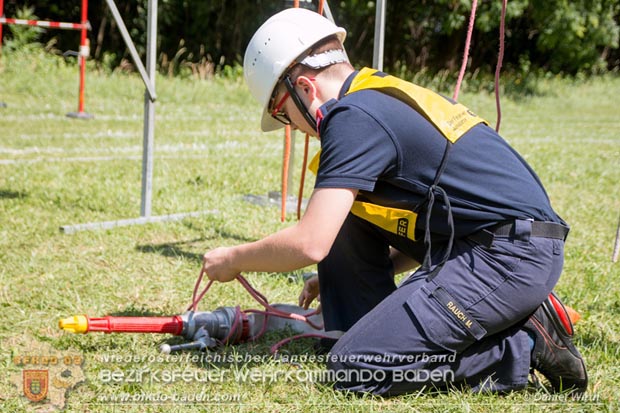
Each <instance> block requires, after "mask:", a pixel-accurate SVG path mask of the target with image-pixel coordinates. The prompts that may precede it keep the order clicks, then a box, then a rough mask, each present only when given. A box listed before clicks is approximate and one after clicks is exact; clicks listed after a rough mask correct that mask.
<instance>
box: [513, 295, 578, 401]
mask: <svg viewBox="0 0 620 413" xmlns="http://www.w3.org/2000/svg"><path fill="white" fill-rule="evenodd" d="M523 328H525V329H526V330H528V331H531V332H532V333H533V334H534V339H535V340H536V342H535V344H534V350H533V351H532V361H531V367H532V368H533V369H535V370H537V371H538V372H540V373H541V374H542V375H543V376H545V377H546V378H547V380H549V383H550V384H551V386H552V388H553V391H555V392H562V391H569V390H570V391H571V392H572V393H578V394H581V393H583V392H585V391H586V388H587V387H588V375H587V373H586V366H585V364H584V362H583V358H582V357H581V354H579V351H578V350H577V348H576V347H575V345H574V344H573V340H572V336H573V324H572V322H571V321H570V317H569V315H568V312H567V311H566V308H565V307H564V305H563V304H562V302H561V301H560V299H559V298H558V297H557V296H556V295H555V294H554V293H551V294H550V295H549V297H548V298H547V299H546V300H545V301H544V302H543V303H542V304H541V305H540V307H538V309H537V310H536V311H535V312H534V314H532V315H531V316H530V318H529V319H528V320H527V322H526V323H525V325H524V326H523Z"/></svg>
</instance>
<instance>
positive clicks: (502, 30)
mask: <svg viewBox="0 0 620 413" xmlns="http://www.w3.org/2000/svg"><path fill="white" fill-rule="evenodd" d="M507 2H508V0H503V1H502V16H501V19H500V23H499V55H498V56H497V66H496V67H495V107H496V108H497V124H496V125H495V131H496V132H499V125H500V122H501V121H502V108H501V105H500V103H499V73H500V71H501V69H502V61H503V60H504V41H505V40H504V34H505V31H506V28H505V26H506V3H507Z"/></svg>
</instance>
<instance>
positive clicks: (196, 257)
mask: <svg viewBox="0 0 620 413" xmlns="http://www.w3.org/2000/svg"><path fill="white" fill-rule="evenodd" d="M217 236H218V238H225V239H233V240H236V241H241V242H251V241H255V240H254V239H250V238H247V237H242V236H240V235H237V234H231V233H228V232H220V231H218V233H217ZM210 239H213V237H205V238H195V239H191V240H186V241H175V242H165V243H163V244H145V245H138V246H137V247H136V250H138V251H140V252H144V253H155V254H159V255H162V256H164V257H172V258H186V259H188V260H190V261H195V262H198V263H202V256H203V253H204V252H206V250H205V251H204V252H201V253H197V252H193V251H191V250H190V247H192V245H193V244H197V243H202V242H205V241H208V240H210ZM192 249H193V248H192Z"/></svg>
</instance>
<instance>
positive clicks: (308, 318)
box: [58, 273, 334, 354]
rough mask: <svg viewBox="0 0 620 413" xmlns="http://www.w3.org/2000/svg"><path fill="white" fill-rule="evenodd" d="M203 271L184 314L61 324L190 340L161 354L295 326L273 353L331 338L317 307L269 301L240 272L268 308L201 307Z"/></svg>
mask: <svg viewBox="0 0 620 413" xmlns="http://www.w3.org/2000/svg"><path fill="white" fill-rule="evenodd" d="M202 278H203V273H201V274H200V277H199V278H198V280H197V282H196V286H195V288H194V295H193V299H192V304H191V305H190V306H189V308H188V309H187V311H186V312H185V313H183V314H181V315H172V316H154V317H133V316H105V317H89V316H87V315H75V316H72V317H68V318H64V319H61V320H60V321H59V322H58V326H59V328H61V329H62V330H65V331H67V332H71V333H82V334H85V333H90V332H103V333H157V334H172V335H175V336H182V337H183V338H184V339H185V340H186V341H187V342H186V343H182V344H174V345H170V344H163V345H161V347H160V351H161V352H162V353H166V354H169V353H172V352H177V351H188V350H200V351H206V350H209V349H213V348H215V347H218V346H220V345H228V344H238V343H243V342H248V341H255V340H257V339H258V338H260V337H261V336H262V335H263V334H265V333H266V332H271V331H282V330H286V329H290V330H291V331H293V332H295V333H297V335H296V336H294V337H291V338H287V339H285V340H282V341H281V342H279V343H276V345H274V346H272V348H271V350H272V353H275V352H276V351H277V349H278V348H279V347H280V346H281V345H283V344H285V343H286V342H288V341H290V340H291V339H294V338H298V337H319V338H320V337H330V338H334V337H332V335H330V334H326V333H325V331H324V330H323V317H322V315H321V314H320V313H319V312H317V311H316V310H305V309H304V308H302V307H300V306H296V305H291V304H273V305H272V304H269V302H268V301H267V299H266V298H265V297H264V296H263V295H262V294H260V293H259V292H258V291H256V290H255V289H254V288H253V287H252V286H251V285H250V284H249V283H248V282H247V280H245V278H243V277H242V276H241V275H239V276H238V277H237V280H238V281H239V282H240V283H241V284H242V285H243V286H244V287H245V288H246V289H247V290H248V292H249V293H250V294H251V295H252V296H253V297H254V298H255V299H256V300H257V301H258V302H259V303H260V304H262V305H263V307H264V308H265V309H264V310H245V311H241V309H240V308H239V307H238V306H237V307H218V308H216V309H215V310H213V311H197V304H198V302H199V301H200V300H201V299H202V298H203V297H204V295H205V293H206V292H207V290H208V289H209V288H210V286H211V285H212V283H213V281H210V282H209V284H208V285H207V287H206V288H205V289H204V290H203V291H202V292H201V293H200V294H199V295H198V287H199V285H200V283H201V282H202Z"/></svg>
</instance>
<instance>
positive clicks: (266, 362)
mask: <svg viewBox="0 0 620 413" xmlns="http://www.w3.org/2000/svg"><path fill="white" fill-rule="evenodd" d="M77 81H78V71H77V68H76V67H75V66H74V65H72V64H66V63H65V62H63V61H62V60H61V59H59V58H52V57H49V56H44V55H40V54H37V53H35V54H33V55H29V56H23V55H19V54H15V55H10V56H2V58H1V59H0V102H4V103H6V107H4V108H0V308H1V309H2V312H1V313H0V350H1V351H0V354H1V358H0V366H1V368H2V371H3V372H4V374H0V410H1V411H3V412H19V411H36V410H38V411H45V410H46V409H47V408H49V407H52V408H55V407H58V406H60V405H62V403H63V402H62V400H53V401H54V402H55V403H56V405H51V406H50V404H49V403H47V404H43V405H41V404H39V405H38V404H33V403H31V402H29V401H28V400H27V399H26V398H25V397H23V389H22V388H19V387H18V386H19V381H20V379H21V375H22V372H23V371H25V370H27V369H43V370H45V369H49V371H50V374H56V376H54V379H56V380H57V381H56V382H55V384H59V383H60V385H62V378H64V379H65V382H66V381H67V380H69V379H70V378H74V379H78V378H79V379H81V378H84V381H83V382H81V383H80V384H79V385H77V386H76V387H75V388H73V389H71V390H69V391H68V392H67V395H66V406H65V411H67V412H121V411H122V412H124V411H136V412H137V411H140V412H142V411H152V412H164V411H168V410H171V409H172V410H179V411H190V412H192V411H196V412H198V411H242V412H259V411H269V412H272V411H273V412H289V411H338V412H357V411H390V412H410V411H441V412H445V411H451V412H464V411H469V412H496V411H506V412H520V411H532V412H534V411H580V412H581V411H588V412H595V411H597V412H598V411H617V410H618V408H619V407H620V406H619V403H618V393H617V389H618V387H619V386H620V368H619V367H618V366H620V354H619V353H620V321H619V318H618V316H619V315H620V283H619V281H620V263H615V264H613V263H612V262H611V254H612V249H613V241H614V237H615V232H616V227H617V225H618V215H619V213H620V116H619V112H618V95H619V93H620V78H618V77H617V76H615V77H612V76H608V77H603V78H597V79H593V80H588V81H580V82H576V81H572V80H566V79H564V80H558V79H547V80H539V81H537V84H536V92H537V93H535V94H534V95H531V96H519V95H511V97H510V98H503V100H502V104H503V107H502V109H503V121H502V128H501V130H502V133H503V135H504V136H505V137H506V138H507V139H508V140H509V141H510V142H511V143H512V144H513V145H514V146H515V147H516V148H517V149H518V150H519V151H520V152H521V153H522V154H523V155H524V156H525V158H526V159H527V160H528V161H529V162H530V163H531V165H532V166H533V167H534V169H535V170H536V171H537V172H538V174H539V175H540V177H541V179H542V181H543V182H544V183H545V185H546V187H547V189H548V192H549V195H550V197H551V199H552V202H553V205H554V207H555V209H556V210H557V211H558V212H559V213H560V215H562V216H563V217H564V218H565V219H566V220H567V221H568V222H569V223H570V224H571V226H572V231H571V235H570V237H569V240H568V243H567V250H566V263H565V271H564V275H563V277H562V278H561V280H560V282H559V284H558V286H557V289H556V290H557V292H558V293H559V294H560V296H562V297H563V298H564V299H565V301H566V302H567V303H568V304H569V305H571V306H573V307H574V308H576V309H577V310H578V311H579V312H580V313H581V315H582V317H583V318H582V320H581V321H580V322H579V323H578V325H577V328H576V329H577V339H576V342H577V344H578V346H579V348H580V349H581V351H582V353H583V355H584V357H585V360H586V362H587V365H588V367H589V376H590V387H589V392H588V393H587V400H584V401H568V400H565V398H562V397H551V396H550V395H546V394H544V393H540V392H539V393H531V392H522V393H515V394H510V395H504V396H498V395H473V394H469V393H466V392H459V391H453V392H449V393H447V394H428V393H420V394H412V395H407V396H402V397H397V398H391V399H379V398H373V397H370V396H367V397H350V396H347V395H343V394H339V393H336V392H334V391H333V390H332V389H331V388H330V387H329V386H327V385H322V384H317V383H312V382H310V381H309V380H303V377H304V376H303V375H302V374H300V373H299V372H300V371H302V372H303V371H320V369H322V367H323V365H322V364H321V363H320V361H316V360H309V361H304V362H302V363H301V364H299V365H293V364H287V363H281V362H278V361H277V360H273V359H271V358H270V357H267V355H268V354H269V346H270V344H272V343H273V342H275V341H276V340H278V339H280V338H282V337H283V336H280V335H275V336H274V335H271V336H268V337H266V338H265V340H263V341H261V342H259V343H256V344H244V345H239V346H236V347H234V348H232V349H228V350H218V352H217V353H216V354H235V355H236V356H238V357H241V358H244V360H247V357H248V356H257V357H256V358H257V359H256V360H251V361H249V362H248V363H224V364H217V365H215V364H216V363H213V360H211V359H205V358H202V359H199V360H194V359H191V358H181V359H161V357H160V355H159V352H158V347H159V345H160V344H161V343H162V342H167V341H168V340H169V337H167V336H152V335H129V334H127V335H103V334H96V333H95V334H88V335H71V334H69V333H65V332H63V331H60V330H59V329H58V327H57V323H58V320H59V319H60V318H63V317H67V316H70V315H74V314H88V315H90V316H102V315H106V314H116V315H121V314H123V315H129V314H130V315H140V314H147V315H149V314H150V315H167V314H178V313H181V312H183V311H184V310H185V308H186V307H187V305H188V304H189V302H190V299H191V293H192V289H193V285H194V282H195V279H196V277H197V276H198V272H199V269H200V263H201V256H202V254H203V253H204V251H206V250H208V249H210V248H214V247H216V246H220V245H233V244H237V243H241V242H245V241H249V240H255V239H258V238H260V237H262V236H264V235H266V234H269V233H271V232H273V231H275V230H277V229H279V228H283V227H284V226H287V225H290V224H291V223H293V222H294V220H295V217H294V216H293V215H289V217H288V219H287V222H285V223H280V221H279V210H278V209H276V208H271V207H261V206H257V205H253V204H251V203H247V202H244V201H243V196H244V195H247V194H257V195H265V194H267V193H268V192H269V191H274V190H279V187H280V170H281V158H282V135H281V134H280V133H273V134H262V133H261V132H260V131H259V128H258V125H259V108H258V107H257V105H256V104H254V102H253V101H252V99H251V98H250V95H249V93H248V92H247V90H246V88H245V86H244V85H243V83H242V81H241V79H234V78H233V79H222V78H216V79H213V80H209V81H192V80H187V79H186V80H180V79H170V78H160V77H158V78H157V92H158V96H159V99H158V101H157V104H156V132H155V142H156V144H155V166H154V181H153V215H163V214H173V213H180V212H192V211H202V210H208V211H211V212H212V213H209V214H205V215H202V216H200V217H196V218H188V219H185V220H183V221H180V222H168V223H159V224H149V225H142V226H129V227H122V228H115V229H112V230H99V231H84V232H78V233H75V234H72V235H68V234H63V233H61V232H60V231H59V227H60V226H63V225H70V224H79V223H87V222H100V221H110V220H118V219H128V218H136V217H138V216H139V213H140V189H141V188H140V185H141V181H140V176H141V154H142V122H143V96H144V87H143V85H142V83H141V81H140V79H139V78H138V77H137V76H135V75H126V74H122V73H114V74H105V73H97V72H96V71H95V70H89V72H88V75H87V96H86V111H87V112H89V113H91V114H93V115H94V118H93V119H92V120H88V121H83V120H75V119H70V118H67V117H66V116H65V114H66V113H67V112H71V111H75V110H76V107H77V97H76V96H77ZM506 86H507V87H508V86H510V85H506ZM460 100H461V101H462V102H463V103H465V104H467V105H469V106H470V107H471V108H472V109H474V110H475V111H476V112H477V113H478V114H480V115H482V116H483V117H486V118H487V119H489V120H490V121H491V123H492V124H494V122H495V116H496V115H495V103H494V97H493V96H491V95H488V94H486V93H472V92H468V90H467V85H465V89H464V90H463V91H462V92H461V96H460ZM300 141H301V139H300ZM317 148H318V144H317V143H316V142H313V143H312V145H311V152H313V151H315V150H316V149H317ZM301 150H302V145H301V143H299V144H298V145H296V159H297V163H296V165H295V173H296V175H295V176H296V178H295V181H296V182H298V178H297V176H299V169H300V167H299V159H300V158H301ZM295 185H297V184H295ZM311 187H312V182H311V179H310V180H309V181H308V182H307V183H306V192H305V193H306V194H309V193H310V190H311ZM312 270H313V268H307V269H305V270H303V271H299V272H296V273H293V274H247V276H248V278H249V280H250V281H251V283H252V284H253V285H254V286H255V287H257V288H258V289H259V290H260V291H262V292H263V293H264V294H265V295H266V296H267V297H268V298H269V299H270V301H271V302H295V301H296V297H297V295H298V293H299V291H300V289H301V286H302V274H303V273H304V272H307V271H312ZM237 304H238V305H240V306H241V307H242V308H256V307H257V304H256V303H254V302H253V301H252V299H251V298H250V297H249V296H248V295H247V294H246V293H245V292H244V290H243V289H242V287H241V286H240V285H238V284H237V283H229V284H225V285H223V284H221V285H214V287H213V288H212V289H211V291H210V292H209V293H208V294H207V296H206V298H205V299H204V300H203V302H202V303H201V309H203V310H204V309H215V308H216V307H217V306H220V305H237ZM286 351H287V352H288V353H289V354H292V355H298V356H301V355H303V354H307V353H310V354H312V343H311V342H309V341H300V342H295V343H293V344H291V345H289V346H287V347H286ZM187 355H189V356H193V355H198V354H191V353H189V354H187ZM32 356H39V359H38V360H36V359H34V360H33V359H32V358H29V359H24V357H32ZM45 356H48V357H56V359H53V358H52V359H49V358H48V359H45ZM45 360H47V362H46V361H45ZM50 360H52V361H53V360H56V363H55V364H54V363H53V362H51V361H50ZM46 363H51V364H46ZM76 364H77V365H76ZM67 371H68V373H67ZM140 371H142V372H143V373H139V372H140ZM174 371H177V372H178V371H181V372H187V373H186V374H187V375H188V376H184V378H177V379H176V380H165V377H163V376H162V375H163V374H164V372H174ZM63 372H64V373H63ZM208 372H211V373H212V376H211V377H208V376H206V374H207V373H208ZM248 372H250V373H252V374H254V376H253V377H254V378H255V380H250V379H248V378H246V380H242V379H239V378H233V377H234V374H244V373H248ZM296 372H297V373H296ZM63 374H64V375H63ZM218 374H221V375H220V376H218ZM287 374H288V376H286V375H287ZM121 375H124V376H123V377H121ZM130 375H131V376H132V377H133V380H131V379H130V377H129V376H130ZM222 375H223V376H222ZM231 375H233V376H231ZM284 377H293V378H295V379H293V380H285V379H284ZM272 378H275V379H274V380H270V379H272ZM300 378H301V379H300ZM50 380H52V378H50ZM58 380H61V381H60V382H58ZM200 394H202V395H204V396H203V397H204V398H205V400H202V401H200V402H198V403H188V402H187V401H188V399H191V398H192V397H196V395H200ZM141 395H144V396H141ZM115 397H116V400H114V398H115ZM123 397H124V398H125V399H124V400H123V399H122V398H123ZM140 397H146V399H142V400H141V399H140ZM148 397H150V398H151V399H150V400H149V399H148ZM157 397H159V399H157ZM174 397H176V398H177V399H176V401H173V398H174ZM166 398H168V400H165V399H166Z"/></svg>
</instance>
